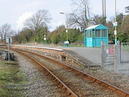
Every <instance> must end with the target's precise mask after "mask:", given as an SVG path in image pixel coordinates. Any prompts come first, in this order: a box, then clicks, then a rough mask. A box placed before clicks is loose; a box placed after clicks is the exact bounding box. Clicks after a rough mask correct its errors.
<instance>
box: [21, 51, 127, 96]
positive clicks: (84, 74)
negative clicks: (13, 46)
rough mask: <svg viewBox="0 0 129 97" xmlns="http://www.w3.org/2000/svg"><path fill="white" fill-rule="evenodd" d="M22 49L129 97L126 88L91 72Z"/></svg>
mask: <svg viewBox="0 0 129 97" xmlns="http://www.w3.org/2000/svg"><path fill="white" fill-rule="evenodd" d="M19 50H21V49H19ZM21 51H23V52H28V53H31V54H34V55H36V56H39V57H41V58H44V59H46V60H48V61H50V62H53V63H56V64H58V65H61V66H64V67H66V68H67V69H70V70H72V71H73V72H75V73H76V74H77V75H80V76H81V77H82V78H83V79H86V80H90V81H92V82H93V83H97V84H99V85H101V86H102V87H105V88H106V89H109V90H111V91H113V92H115V93H116V94H119V95H121V96H123V97H129V92H127V91H124V90H122V89H120V88H118V87H116V86H114V85H111V84H110V83H107V82H105V81H102V80H99V79H97V78H95V77H93V76H91V75H89V74H86V73H84V72H82V71H79V70H77V69H75V68H72V67H70V66H68V65H66V64H63V63H61V62H59V61H57V60H53V59H52V58H48V57H46V56H43V55H40V54H37V53H35V52H31V51H25V50H21Z"/></svg>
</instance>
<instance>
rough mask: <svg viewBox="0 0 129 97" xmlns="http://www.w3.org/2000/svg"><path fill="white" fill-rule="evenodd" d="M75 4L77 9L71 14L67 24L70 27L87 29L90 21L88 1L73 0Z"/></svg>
mask: <svg viewBox="0 0 129 97" xmlns="http://www.w3.org/2000/svg"><path fill="white" fill-rule="evenodd" d="M73 2H74V5H76V8H75V9H74V11H73V12H72V13H70V14H69V16H68V20H67V23H68V25H69V26H80V27H81V28H86V27H87V25H88V23H89V19H90V12H89V3H88V0H76V1H74V0H73Z"/></svg>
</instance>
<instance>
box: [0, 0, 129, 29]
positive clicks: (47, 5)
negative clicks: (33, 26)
mask: <svg viewBox="0 0 129 97" xmlns="http://www.w3.org/2000/svg"><path fill="white" fill-rule="evenodd" d="M71 1H72V0H0V25H2V24H5V23H9V24H11V25H12V27H13V29H21V28H22V27H23V23H24V21H25V20H26V19H27V18H29V17H31V16H32V15H33V14H34V13H35V12H36V11H38V10H40V9H46V10H48V11H49V13H50V15H51V17H52V21H51V23H50V29H51V30H53V29H55V28H56V27H57V26H59V25H61V24H64V23H65V16H63V15H61V14H59V12H60V11H64V12H65V13H70V12H71V10H72V2H71ZM89 5H90V11H91V13H92V14H99V15H101V13H102V10H101V0H89ZM125 6H129V0H117V12H119V13H120V12H124V8H125ZM107 16H108V18H109V17H112V16H114V0H107Z"/></svg>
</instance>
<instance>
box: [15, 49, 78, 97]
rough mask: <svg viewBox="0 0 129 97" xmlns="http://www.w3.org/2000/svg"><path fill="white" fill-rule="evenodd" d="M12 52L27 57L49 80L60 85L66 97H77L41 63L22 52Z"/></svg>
mask: <svg viewBox="0 0 129 97" xmlns="http://www.w3.org/2000/svg"><path fill="white" fill-rule="evenodd" d="M13 50H14V49H13ZM14 51H16V52H18V53H20V54H22V55H24V56H26V57H28V58H29V59H31V60H32V61H33V62H34V63H36V64H37V65H40V66H41V67H42V68H43V69H44V70H45V71H46V72H47V73H48V74H49V75H50V76H51V78H52V79H54V81H56V82H57V83H58V85H60V86H61V88H62V89H63V90H65V93H66V94H68V97H79V96H78V95H77V94H76V93H74V92H73V91H72V90H71V89H70V88H69V87H68V86H67V85H66V84H65V83H64V82H63V81H61V80H60V79H59V78H58V77H57V76H56V75H55V74H53V73H52V72H51V71H50V70H49V69H48V68H46V67H45V65H44V64H43V63H40V62H39V61H37V60H36V59H35V58H33V57H30V56H29V55H27V54H26V53H25V52H24V53H23V51H19V50H14Z"/></svg>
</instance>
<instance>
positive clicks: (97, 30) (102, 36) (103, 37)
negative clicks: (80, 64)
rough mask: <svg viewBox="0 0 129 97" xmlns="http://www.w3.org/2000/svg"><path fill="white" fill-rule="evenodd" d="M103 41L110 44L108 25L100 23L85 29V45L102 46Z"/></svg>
mask: <svg viewBox="0 0 129 97" xmlns="http://www.w3.org/2000/svg"><path fill="white" fill-rule="evenodd" d="M102 41H103V42H104V43H105V44H107V45H108V27H106V26H104V25H102V24H99V25H93V26H90V27H88V28H86V29H85V32H84V46H86V47H101V42H102Z"/></svg>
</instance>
